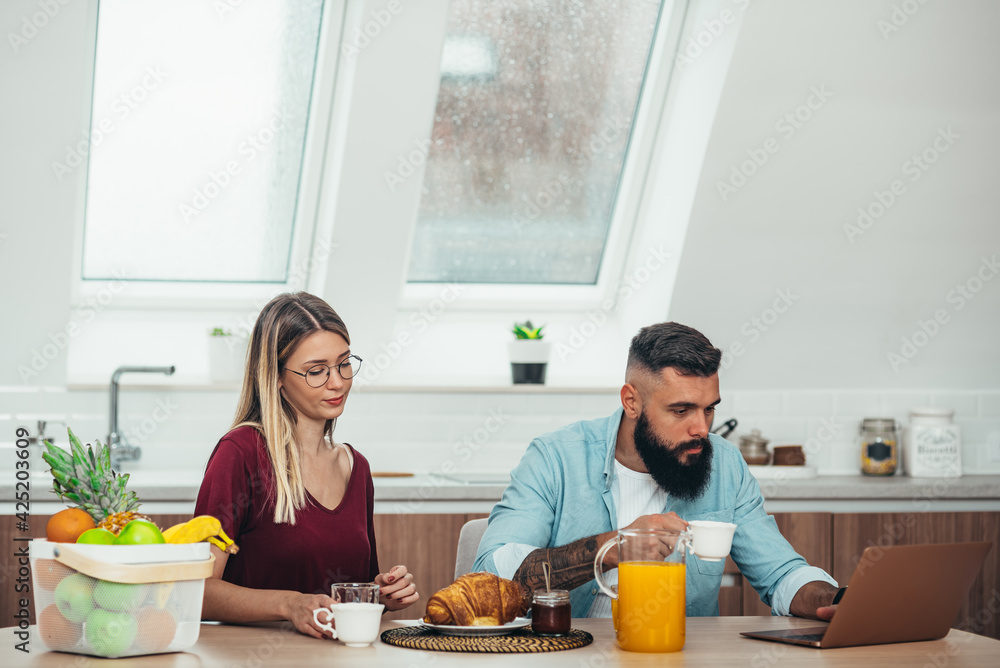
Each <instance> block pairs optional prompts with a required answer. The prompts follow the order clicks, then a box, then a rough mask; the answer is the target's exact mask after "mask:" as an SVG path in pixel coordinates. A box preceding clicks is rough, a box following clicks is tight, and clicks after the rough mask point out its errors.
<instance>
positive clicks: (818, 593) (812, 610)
mask: <svg viewBox="0 0 1000 668" xmlns="http://www.w3.org/2000/svg"><path fill="white" fill-rule="evenodd" d="M838 591H839V587H836V586H834V585H832V584H830V583H829V582H824V581H822V580H814V581H813V582H807V583H805V584H804V585H802V587H801V588H799V590H798V591H797V592H795V596H794V597H793V598H792V605H791V606H790V610H791V613H792V614H793V615H795V616H796V617H808V618H809V619H819V620H822V621H826V622H828V621H830V620H831V619H833V616H834V614H836V612H837V606H835V605H833V597H834V596H836V595H837V592H838Z"/></svg>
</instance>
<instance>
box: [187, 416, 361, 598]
mask: <svg viewBox="0 0 1000 668" xmlns="http://www.w3.org/2000/svg"><path fill="white" fill-rule="evenodd" d="M348 447H350V446H348ZM351 452H352V453H353V454H354V466H353V467H352V469H351V478H350V480H348V482H347V490H346V491H345V492H344V498H343V499H342V500H341V502H340V505H338V506H337V507H336V508H332V509H331V508H326V507H324V506H321V505H320V504H319V502H318V501H316V499H314V498H313V496H312V494H310V493H309V492H308V491H307V492H306V505H305V507H303V508H301V509H299V510H298V511H296V513H295V524H294V525H291V524H275V523H274V471H273V469H272V467H271V460H270V458H269V457H268V454H267V446H265V445H264V437H263V436H261V435H260V433H259V432H258V431H257V430H256V429H254V428H253V427H240V428H238V429H234V430H233V431H231V432H229V433H228V434H226V435H225V436H223V437H222V440H220V441H219V443H218V445H216V446H215V450H214V451H212V456H211V457H209V460H208V468H207V470H206V471H205V479H204V480H203V481H202V483H201V489H200V490H199V491H198V500H197V502H196V503H195V508H194V514H195V515H196V516H197V515H213V516H215V517H217V518H219V520H220V521H221V522H222V529H223V530H224V531H225V532H226V534H228V535H229V537H230V538H232V539H233V540H234V541H235V542H236V544H237V545H238V546H239V548H240V551H239V552H237V553H236V554H231V555H229V559H228V560H227V561H226V570H225V573H224V574H223V576H222V579H223V580H225V581H226V582H232V583H233V584H236V585H240V586H241V587H250V588H252V589H283V590H291V591H298V592H302V593H304V594H326V595H327V596H329V595H330V585H331V584H333V583H335V582H372V581H373V580H374V579H375V576H376V575H378V572H379V570H378V553H377V552H376V549H375V530H374V526H373V523H372V510H373V506H374V500H375V488H374V486H373V485H372V477H371V470H370V469H369V467H368V460H367V459H365V458H364V457H363V456H362V455H361V454H360V453H359V452H358V451H357V450H355V449H354V448H351Z"/></svg>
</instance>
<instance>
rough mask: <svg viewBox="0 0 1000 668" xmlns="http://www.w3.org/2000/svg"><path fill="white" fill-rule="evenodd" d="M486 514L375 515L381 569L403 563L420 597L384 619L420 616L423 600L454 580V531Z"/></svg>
mask: <svg viewBox="0 0 1000 668" xmlns="http://www.w3.org/2000/svg"><path fill="white" fill-rule="evenodd" d="M480 517H487V515H484V514H481V513H480V514H467V515H453V514H448V515H419V514H412V513H411V514H400V515H376V516H375V541H376V543H377V545H378V563H379V568H380V570H382V572H385V571H388V570H389V569H390V568H392V567H393V566H395V565H396V564H405V565H406V568H407V569H408V570H409V571H410V572H411V573H413V576H414V578H415V579H414V582H415V583H416V585H417V591H418V592H420V600H419V601H417V602H416V603H414V604H413V605H411V606H410V607H409V608H407V609H406V610H400V611H399V612H391V613H387V614H386V619H414V618H416V617H422V616H423V614H424V608H425V606H426V605H427V599H428V598H429V597H430V596H431V595H432V594H433V593H434V592H436V591H438V590H439V589H442V588H444V587H447V586H448V585H450V584H451V583H452V582H453V581H454V580H455V556H456V554H457V553H458V533H459V532H460V531H461V530H462V525H463V524H465V523H466V522H468V521H469V520H474V519H478V518H480Z"/></svg>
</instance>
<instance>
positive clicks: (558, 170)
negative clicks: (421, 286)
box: [408, 0, 661, 285]
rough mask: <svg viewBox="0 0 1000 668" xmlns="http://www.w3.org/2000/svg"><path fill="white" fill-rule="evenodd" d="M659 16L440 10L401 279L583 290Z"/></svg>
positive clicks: (630, 9)
mask: <svg viewBox="0 0 1000 668" xmlns="http://www.w3.org/2000/svg"><path fill="white" fill-rule="evenodd" d="M660 12H661V3H660V2H659V1H657V0H618V1H616V0H506V1H503V2H500V1H497V0H453V2H452V3H451V9H450V15H449V26H448V34H447V36H446V38H445V42H444V48H443V54H442V66H441V84H440V89H439V93H438V100H437V110H436V113H435V119H434V127H433V130H432V134H431V143H430V145H429V147H428V151H427V167H426V175H425V179H424V188H423V195H422V198H421V202H420V209H419V213H418V220H417V227H416V230H415V234H414V242H413V247H412V253H411V261H410V269H409V276H408V280H409V282H410V283H422V282H451V281H454V282H465V283H505V284H510V283H522V284H538V283H544V284H570V285H594V284H596V283H597V281H598V275H599V271H600V269H601V263H602V258H603V256H604V252H605V247H606V245H607V241H608V237H609V231H610V230H611V223H612V219H613V214H614V212H615V207H616V200H617V197H618V192H619V186H620V184H621V178H622V174H623V170H624V166H625V161H626V154H627V151H628V146H629V139H630V136H631V133H632V128H633V122H634V119H635V116H636V111H637V107H638V102H639V97H640V93H641V91H642V87H643V82H644V80H645V76H646V71H647V64H648V61H649V55H650V51H651V48H652V43H653V37H654V34H655V32H656V26H657V23H658V20H659V16H660Z"/></svg>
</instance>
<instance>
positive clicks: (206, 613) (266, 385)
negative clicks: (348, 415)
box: [195, 292, 420, 638]
mask: <svg viewBox="0 0 1000 668" xmlns="http://www.w3.org/2000/svg"><path fill="white" fill-rule="evenodd" d="M360 364H361V359H360V358H358V357H357V356H355V355H352V354H351V350H350V337H349V336H348V333H347V327H346V326H345V325H344V322H343V321H342V320H341V319H340V316H338V315H337V314H336V313H335V312H334V310H333V309H332V308H330V306H329V305H328V304H327V303H326V302H324V301H323V300H322V299H320V298H318V297H315V296H313V295H310V294H307V293H305V292H299V293H297V294H283V295H279V296H278V297H275V298H274V299H272V300H271V301H270V302H269V303H268V304H267V306H265V307H264V309H263V310H262V311H261V313H260V315H259V316H258V318H257V323H256V324H255V325H254V329H253V334H252V336H251V339H250V349H249V352H248V354H247V363H246V374H245V377H244V379H243V390H242V392H241V395H240V403H239V407H238V409H237V411H236V419H235V420H234V422H233V427H232V429H231V431H230V432H229V433H228V434H226V435H225V436H223V437H222V440H220V441H219V443H218V445H216V446H215V450H214V451H213V452H212V456H211V457H210V458H209V461H208V468H207V470H206V473H205V479H204V481H203V482H202V484H201V490H200V491H199V492H198V501H197V503H196V505H195V515H214V516H215V517H217V518H219V520H221V522H222V527H223V529H224V530H225V532H226V533H227V534H229V536H230V537H232V538H233V540H234V541H236V544H237V545H238V546H239V548H240V550H239V552H238V553H237V554H234V555H230V554H227V553H223V552H221V551H219V550H218V549H216V548H215V547H214V546H213V547H212V551H213V553H214V554H215V557H216V559H217V561H216V563H215V572H214V573H213V574H212V577H211V578H209V579H208V580H206V582H205V601H204V607H203V610H202V616H203V617H204V618H205V619H212V620H217V621H223V622H233V623H244V622H256V621H267V620H282V619H287V620H289V621H290V622H292V624H294V625H295V628H296V629H298V630H299V632H301V633H304V634H306V635H311V636H314V637H316V638H320V637H323V636H324V635H325V633H324V632H323V631H321V630H320V629H319V628H318V627H317V626H316V624H315V622H314V620H313V610H314V609H316V608H321V607H325V606H328V605H330V604H331V603H333V599H332V598H330V592H331V590H330V586H331V585H332V584H334V583H338V582H372V581H374V582H376V583H378V584H379V586H380V591H381V594H380V602H381V603H383V604H385V607H386V609H387V610H402V609H403V608H406V607H407V606H409V605H411V604H413V603H414V602H416V601H417V600H418V599H419V598H420V596H419V595H418V594H417V591H416V588H415V587H414V585H413V576H412V575H411V574H409V573H408V572H407V571H406V567H405V566H394V567H393V568H392V569H390V570H389V571H388V572H386V573H379V568H378V555H377V553H376V549H375V533H374V530H373V526H372V507H373V504H374V487H373V485H372V479H371V472H370V470H369V468H368V461H367V460H366V459H365V458H364V457H363V456H362V455H361V453H359V452H358V451H356V450H354V449H353V448H352V447H351V446H349V445H347V444H342V443H335V442H334V441H333V428H334V425H335V424H336V422H337V418H338V417H340V416H341V414H343V412H344V405H345V403H346V401H347V395H348V393H349V392H350V390H351V384H352V382H353V380H352V379H353V378H354V375H355V374H356V373H357V371H358V369H359V368H360Z"/></svg>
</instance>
